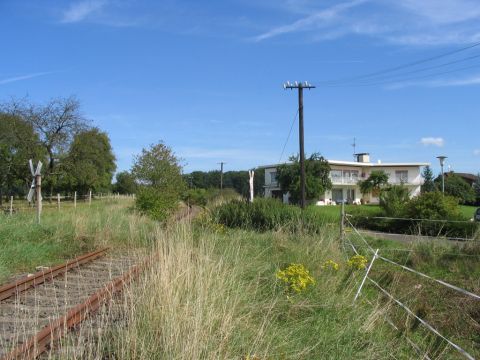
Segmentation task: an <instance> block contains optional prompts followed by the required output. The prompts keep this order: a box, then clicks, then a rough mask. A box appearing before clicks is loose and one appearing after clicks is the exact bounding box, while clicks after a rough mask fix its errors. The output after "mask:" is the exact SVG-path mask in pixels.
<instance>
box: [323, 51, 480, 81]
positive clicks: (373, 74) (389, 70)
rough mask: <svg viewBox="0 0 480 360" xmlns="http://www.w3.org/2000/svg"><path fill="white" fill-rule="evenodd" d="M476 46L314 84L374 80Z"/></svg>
mask: <svg viewBox="0 0 480 360" xmlns="http://www.w3.org/2000/svg"><path fill="white" fill-rule="evenodd" d="M477 46H480V42H476V43H473V44H470V45H468V46H464V47H462V48H460V49H456V50H452V51H448V52H446V53H442V54H439V55H435V56H431V57H428V58H424V59H420V60H416V61H413V62H409V63H406V64H401V65H397V66H393V67H390V68H386V69H382V70H379V71H374V72H371V73H367V74H362V75H357V76H351V77H345V78H340V79H334V80H324V81H316V83H317V84H320V85H335V84H342V83H350V82H352V81H357V80H364V79H369V78H375V77H378V76H379V75H384V74H388V73H393V72H397V71H398V70H402V69H406V68H410V67H414V66H417V65H420V64H424V63H428V62H431V61H435V60H438V59H441V58H444V57H448V56H451V55H454V54H457V53H460V52H463V51H467V50H470V49H472V48H475V47H477ZM462 61H466V59H465V60H462Z"/></svg>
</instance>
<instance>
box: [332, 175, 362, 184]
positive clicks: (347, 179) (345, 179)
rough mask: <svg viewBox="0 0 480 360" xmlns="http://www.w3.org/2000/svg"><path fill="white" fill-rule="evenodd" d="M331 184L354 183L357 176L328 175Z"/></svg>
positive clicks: (356, 180)
mask: <svg viewBox="0 0 480 360" xmlns="http://www.w3.org/2000/svg"><path fill="white" fill-rule="evenodd" d="M330 180H331V181H332V184H334V185H355V184H356V183H358V178H351V177H343V176H342V177H330Z"/></svg>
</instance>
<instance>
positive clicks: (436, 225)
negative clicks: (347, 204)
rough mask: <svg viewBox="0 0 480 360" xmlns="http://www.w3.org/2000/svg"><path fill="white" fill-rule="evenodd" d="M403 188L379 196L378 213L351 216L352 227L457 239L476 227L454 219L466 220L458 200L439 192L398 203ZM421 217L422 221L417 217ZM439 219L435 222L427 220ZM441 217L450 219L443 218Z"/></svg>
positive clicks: (473, 230) (466, 236)
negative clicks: (383, 217) (380, 199)
mask: <svg viewBox="0 0 480 360" xmlns="http://www.w3.org/2000/svg"><path fill="white" fill-rule="evenodd" d="M402 191H403V190H397V189H396V190H394V192H392V193H390V194H388V195H387V194H385V195H384V197H383V201H384V203H383V205H382V208H381V211H382V213H381V214H375V215H373V216H371V217H368V216H363V214H361V215H360V216H355V215H354V216H353V217H352V219H351V221H352V223H353V225H354V226H356V227H359V228H365V229H369V230H375V231H382V232H390V233H398V234H413V235H416V234H419V235H428V236H447V237H459V238H472V237H474V236H475V233H476V231H477V228H478V226H477V225H476V224H475V223H473V222H472V223H469V222H456V221H467V220H468V219H466V218H464V217H463V215H462V213H461V211H460V208H459V206H458V200H457V199H456V198H454V197H451V196H443V194H442V193H440V192H438V191H436V192H428V193H424V194H421V195H419V196H417V197H414V198H413V199H411V200H408V201H406V202H405V203H404V204H403V205H402V204H401V201H400V199H401V197H402V196H403V194H402ZM375 216H377V217H378V216H380V217H381V216H389V217H398V218H404V220H402V219H378V218H375V219H374V218H372V217H375ZM420 219H425V220H423V221H422V220H420ZM427 220H439V221H427ZM443 220H451V221H452V222H449V221H443Z"/></svg>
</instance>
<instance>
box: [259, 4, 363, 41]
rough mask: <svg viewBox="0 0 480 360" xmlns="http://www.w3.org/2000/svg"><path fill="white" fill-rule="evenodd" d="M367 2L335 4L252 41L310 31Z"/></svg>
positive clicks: (274, 29) (265, 33)
mask: <svg viewBox="0 0 480 360" xmlns="http://www.w3.org/2000/svg"><path fill="white" fill-rule="evenodd" d="M366 1H368V0H353V1H349V2H345V3H342V4H337V5H334V6H332V7H329V8H327V9H323V10H320V11H318V12H316V13H314V14H312V15H309V16H307V17H304V18H302V19H300V20H297V21H295V22H293V23H291V24H287V25H282V26H278V27H274V28H272V29H270V30H268V31H266V32H264V33H263V34H260V35H257V36H255V37H254V38H253V40H254V41H262V40H266V39H270V38H273V37H275V36H279V35H284V34H288V33H292V32H298V31H306V30H312V29H314V28H319V27H321V26H322V25H326V24H327V23H329V22H331V21H333V20H335V19H336V18H337V17H338V16H339V15H340V14H342V13H343V12H345V11H347V10H348V9H350V8H353V7H355V6H358V5H360V4H363V3H365V2H366Z"/></svg>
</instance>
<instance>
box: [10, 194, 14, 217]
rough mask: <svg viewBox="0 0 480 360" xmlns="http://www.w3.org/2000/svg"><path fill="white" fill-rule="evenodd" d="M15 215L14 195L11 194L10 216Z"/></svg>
mask: <svg viewBox="0 0 480 360" xmlns="http://www.w3.org/2000/svg"><path fill="white" fill-rule="evenodd" d="M11 215H13V195H12V196H10V216H11Z"/></svg>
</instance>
